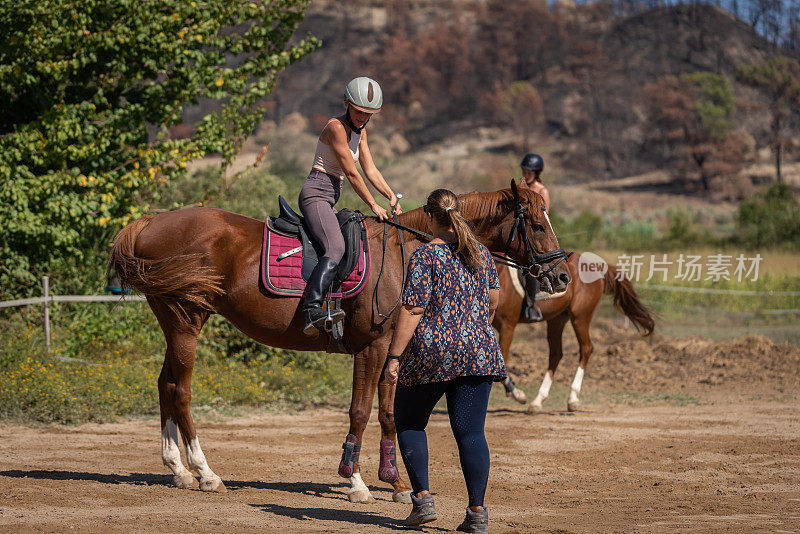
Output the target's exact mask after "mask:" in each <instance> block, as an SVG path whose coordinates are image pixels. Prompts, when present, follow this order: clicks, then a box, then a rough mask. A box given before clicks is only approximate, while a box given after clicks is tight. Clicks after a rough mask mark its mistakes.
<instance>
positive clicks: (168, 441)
mask: <svg viewBox="0 0 800 534" xmlns="http://www.w3.org/2000/svg"><path fill="white" fill-rule="evenodd" d="M161 459H162V460H163V461H164V465H165V466H167V467H169V469H170V470H171V471H172V473H173V474H174V475H183V474H184V473H187V474H189V475H191V473H189V471H188V470H187V469H186V468H185V467H184V466H183V463H182V462H181V449H180V447H179V446H178V427H177V426H176V425H175V422H174V421H173V420H172V419H167V423H166V424H165V425H164V427H163V428H162V429H161Z"/></svg>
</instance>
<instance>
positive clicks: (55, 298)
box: [0, 276, 146, 354]
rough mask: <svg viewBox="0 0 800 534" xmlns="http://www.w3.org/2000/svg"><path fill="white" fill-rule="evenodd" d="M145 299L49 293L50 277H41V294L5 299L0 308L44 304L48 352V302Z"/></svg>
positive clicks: (127, 296) (137, 296) (122, 301)
mask: <svg viewBox="0 0 800 534" xmlns="http://www.w3.org/2000/svg"><path fill="white" fill-rule="evenodd" d="M142 300H146V299H145V297H143V296H141V295H51V294H50V278H49V277H47V276H43V277H42V296H41V297H34V298H30V299H17V300H5V301H2V302H0V308H12V307H15V306H29V305H31V304H44V341H45V345H46V346H47V352H48V354H49V353H50V303H51V302H116V303H118V304H122V303H125V302H137V301H142Z"/></svg>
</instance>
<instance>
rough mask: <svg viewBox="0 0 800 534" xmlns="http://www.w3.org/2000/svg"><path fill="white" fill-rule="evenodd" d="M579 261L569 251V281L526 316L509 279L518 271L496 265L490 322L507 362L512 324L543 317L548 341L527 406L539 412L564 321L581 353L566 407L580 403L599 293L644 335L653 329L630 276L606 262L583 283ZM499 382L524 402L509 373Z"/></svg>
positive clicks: (559, 352) (558, 350)
mask: <svg viewBox="0 0 800 534" xmlns="http://www.w3.org/2000/svg"><path fill="white" fill-rule="evenodd" d="M579 262H580V255H579V254H576V253H573V254H571V255H570V257H569V259H568V266H569V271H570V274H571V275H572V283H571V284H570V285H569V287H568V288H567V291H566V293H564V295H562V296H559V297H556V298H553V299H551V300H542V301H538V302H537V304H538V306H539V310H540V311H541V312H542V318H541V319H540V320H539V321H530V320H528V319H527V318H526V317H525V313H524V309H523V307H522V306H523V304H524V300H523V298H522V297H521V296H520V295H519V293H517V291H516V290H515V289H514V287H513V285H512V281H511V276H516V275H517V273H516V271H514V270H512V269H508V268H507V267H505V266H502V265H498V269H497V271H498V274H499V276H500V302H499V304H498V306H497V311H496V312H495V315H494V321H493V322H492V325H493V326H494V327H495V328H496V329H497V331H498V332H499V334H500V336H499V337H500V350H501V351H502V352H503V358H504V359H505V361H506V363H508V361H509V357H510V356H511V350H510V349H511V341H512V340H513V339H514V329H515V328H516V327H517V324H519V323H531V322H541V321H547V344H548V345H549V347H550V357H549V362H548V366H547V372H546V373H545V376H544V379H543V380H542V385H541V387H540V388H539V394H538V395H537V396H536V398H535V399H534V400H533V402H532V403H531V405H530V406H529V407H528V411H529V412H534V413H539V412H541V411H542V403H543V402H544V400H545V399H546V398H547V396H548V395H549V394H550V385H551V384H552V383H553V376H554V375H555V372H556V369H557V368H558V363H559V362H560V361H561V357H562V356H563V351H562V345H561V341H562V333H563V332H564V325H566V324H567V321H570V322H571V323H572V329H573V330H574V331H575V337H577V338H578V355H579V357H580V360H579V362H578V370H577V371H576V373H575V379H574V380H573V382H572V386H571V387H570V392H569V399H568V400H567V409H568V410H569V411H571V412H574V411H576V410H577V409H578V407H579V406H580V400H579V399H578V393H580V391H581V384H582V382H583V373H584V371H585V370H586V364H587V363H589V356H591V355H592V350H593V348H594V347H593V346H592V340H591V338H590V337H589V324H590V323H591V322H592V317H593V316H594V312H595V310H596V309H597V305H598V304H599V303H600V297H602V296H603V294H606V295H613V296H614V307H615V308H617V309H618V310H619V311H621V312H622V313H623V314H625V316H626V317H628V319H630V320H631V322H632V323H633V324H634V325H635V326H636V328H637V330H639V329H641V331H642V333H643V335H645V336H649V335H650V334H652V333H653V328H654V326H655V322H654V321H653V317H652V315H651V313H650V310H648V309H647V307H646V306H645V305H644V304H642V302H641V301H640V300H639V297H638V295H637V294H636V291H635V290H634V289H633V284H632V283H631V281H630V280H628V279H627V278H625V277H622V276H619V275H618V273H619V271H618V270H617V268H616V266H614V265H610V264H609V265H608V270H607V271H606V272H605V274H604V276H603V278H597V279H596V280H594V281H592V282H589V283H587V282H584V281H582V280H581V277H580V276H578V274H579V273H578V268H579ZM503 385H504V386H505V388H506V395H508V396H510V397H513V398H514V399H515V400H516V401H517V402H519V403H520V404H525V403H526V402H527V398H526V395H525V392H523V391H522V390H521V389H519V388H518V387H516V386H515V385H514V381H513V380H511V376H510V375H509V378H507V379H506V381H505V382H504V383H503Z"/></svg>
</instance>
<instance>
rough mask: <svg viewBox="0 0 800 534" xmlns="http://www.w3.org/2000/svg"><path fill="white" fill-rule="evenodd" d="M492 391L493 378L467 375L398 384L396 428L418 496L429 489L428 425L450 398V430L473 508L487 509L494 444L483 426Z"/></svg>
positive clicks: (409, 474) (395, 402) (402, 452)
mask: <svg viewBox="0 0 800 534" xmlns="http://www.w3.org/2000/svg"><path fill="white" fill-rule="evenodd" d="M491 391H492V379H491V377H484V376H466V377H458V378H455V379H453V380H449V381H447V382H435V383H433V384H421V385H418V386H403V385H402V384H398V385H397V391H396V392H395V396H394V424H395V427H396V428H397V440H398V443H399V445H400V453H401V454H402V456H403V463H404V464H405V466H406V471H408V476H409V478H410V479H411V487H412V488H413V489H414V493H415V494H418V493H419V492H420V491H423V490H430V488H429V487H428V438H427V436H426V434H425V427H426V426H428V418H429V417H430V415H431V412H432V411H433V408H434V407H435V406H436V403H437V402H438V401H439V399H441V398H442V395H443V394H444V395H446V397H447V413H448V415H449V416H450V428H451V429H452V430H453V436H454V437H455V438H456V443H457V444H458V456H459V459H460V460H461V470H462V471H463V473H464V480H465V481H466V483H467V493H468V494H469V506H483V496H484V494H485V493H486V482H487V481H488V479H489V446H488V445H487V444H486V436H484V433H483V427H484V424H485V422H486V407H487V405H488V404H489V393H491Z"/></svg>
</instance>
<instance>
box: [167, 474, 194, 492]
mask: <svg viewBox="0 0 800 534" xmlns="http://www.w3.org/2000/svg"><path fill="white" fill-rule="evenodd" d="M172 483H173V484H175V487H176V488H180V489H192V488H193V487H194V485H195V484H196V483H197V479H195V478H194V477H193V476H192V474H191V473H189V472H186V473H184V474H182V475H175V476H174V477H172Z"/></svg>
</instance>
